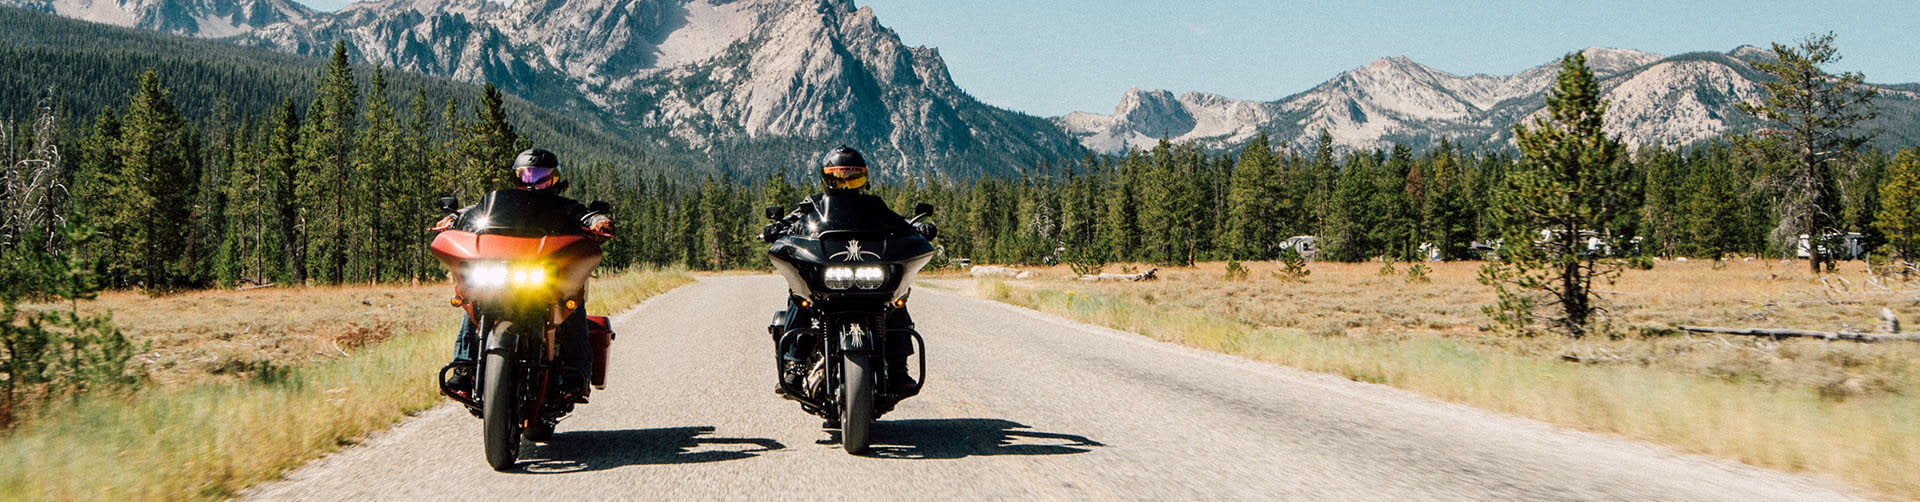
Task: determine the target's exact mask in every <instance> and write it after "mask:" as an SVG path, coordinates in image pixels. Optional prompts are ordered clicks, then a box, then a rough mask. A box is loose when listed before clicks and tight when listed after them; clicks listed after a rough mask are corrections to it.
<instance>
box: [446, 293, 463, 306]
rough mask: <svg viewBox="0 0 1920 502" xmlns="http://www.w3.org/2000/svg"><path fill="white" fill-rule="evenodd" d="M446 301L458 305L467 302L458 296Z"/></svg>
mask: <svg viewBox="0 0 1920 502" xmlns="http://www.w3.org/2000/svg"><path fill="white" fill-rule="evenodd" d="M447 303H450V304H453V306H455V307H458V306H461V305H464V304H466V303H467V302H465V301H462V300H461V299H460V297H458V296H456V297H453V299H452V300H448V301H447Z"/></svg>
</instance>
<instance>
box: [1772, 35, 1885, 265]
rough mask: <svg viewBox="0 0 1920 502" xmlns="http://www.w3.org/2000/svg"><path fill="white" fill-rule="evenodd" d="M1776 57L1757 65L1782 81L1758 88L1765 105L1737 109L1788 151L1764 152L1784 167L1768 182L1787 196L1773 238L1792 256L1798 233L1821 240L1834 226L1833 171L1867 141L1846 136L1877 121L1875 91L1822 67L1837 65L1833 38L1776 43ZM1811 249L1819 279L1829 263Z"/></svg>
mask: <svg viewBox="0 0 1920 502" xmlns="http://www.w3.org/2000/svg"><path fill="white" fill-rule="evenodd" d="M1773 52H1774V55H1775V56H1777V57H1778V59H1777V60H1776V61H1762V62H1757V63H1754V65H1753V66H1754V68H1758V69H1759V70H1760V71H1764V72H1767V73H1768V74H1771V75H1773V76H1774V77H1775V78H1776V79H1777V80H1773V81H1768V82H1764V83H1762V84H1761V85H1762V86H1764V87H1765V88H1766V90H1767V99H1766V101H1765V102H1763V103H1761V104H1751V103H1741V104H1740V110H1741V111H1745V112H1747V113H1749V114H1752V115H1753V116H1755V117H1758V118H1760V119H1762V120H1765V121H1768V122H1770V123H1772V124H1773V127H1771V128H1768V129H1765V130H1763V131H1761V135H1762V136H1764V137H1768V138H1770V139H1780V140H1784V141H1785V145H1784V146H1785V148H1786V151H1780V150H1779V149H1774V148H1767V149H1766V150H1768V151H1769V153H1770V155H1772V156H1773V157H1775V158H1778V159H1780V160H1782V161H1783V162H1782V164H1783V165H1784V166H1786V168H1785V169H1783V170H1782V171H1781V172H1779V173H1776V174H1775V175H1774V176H1773V177H1771V178H1770V180H1769V181H1770V184H1771V185H1772V186H1773V187H1774V188H1775V189H1776V190H1778V191H1779V192H1780V193H1781V194H1782V197H1781V202H1780V205H1779V210H1780V213H1779V214H1780V223H1779V225H1778V226H1776V227H1775V228H1774V235H1773V237H1774V240H1775V241H1776V242H1780V243H1782V244H1783V247H1784V248H1785V249H1789V250H1791V249H1794V248H1795V246H1796V245H1797V239H1798V236H1799V235H1801V234H1807V235H1810V236H1812V238H1813V239H1816V240H1818V239H1821V237H1822V234H1824V233H1826V232H1827V231H1828V229H1829V228H1830V227H1831V225H1833V224H1834V223H1835V222H1834V219H1835V218H1834V216H1835V213H1836V212H1837V211H1836V209H1837V207H1836V201H1835V198H1836V195H1837V194H1835V193H1834V189H1833V184H1834V178H1835V173H1834V172H1833V167H1834V164H1835V163H1837V162H1841V161H1844V160H1845V158H1846V157H1847V156H1850V155H1852V154H1853V153H1854V151H1856V150H1857V149H1859V148H1860V145H1862V144H1865V143H1866V138H1865V137H1861V136H1854V135H1850V134H1846V132H1847V131H1848V129H1849V128H1851V127H1852V126H1853V125H1854V124H1857V123H1860V122H1861V121H1865V120H1868V119H1871V118H1873V117H1874V116H1875V112H1874V110H1873V109H1872V106H1871V104H1870V101H1871V100H1872V99H1873V97H1874V96H1875V95H1876V94H1877V92H1878V91H1877V89H1876V88H1874V87H1873V86H1869V85H1865V84H1864V83H1863V81H1864V80H1865V77H1863V76H1861V75H1860V74H1859V73H1852V72H1848V73H1842V74H1840V75H1832V74H1828V73H1827V72H1826V70H1824V69H1822V67H1824V66H1827V65H1829V64H1833V63H1836V62H1839V61H1840V52H1839V50H1838V49H1835V48H1834V46H1833V34H1832V33H1828V34H1825V35H1815V36H1810V37H1808V38H1806V39H1805V40H1802V41H1801V42H1800V43H1799V44H1798V45H1797V46H1787V45H1784V44H1779V43H1775V44H1773ZM1761 144H1762V145H1766V144H1774V145H1777V143H1761ZM1816 244H1817V243H1816ZM1808 247H1809V249H1808V256H1809V257H1810V259H1809V260H1807V266H1808V268H1809V269H1811V270H1812V271H1813V272H1814V273H1819V272H1820V265H1821V264H1822V263H1824V262H1827V261H1830V257H1827V256H1824V255H1823V254H1822V253H1821V251H1820V248H1821V246H1820V245H1811V246H1808Z"/></svg>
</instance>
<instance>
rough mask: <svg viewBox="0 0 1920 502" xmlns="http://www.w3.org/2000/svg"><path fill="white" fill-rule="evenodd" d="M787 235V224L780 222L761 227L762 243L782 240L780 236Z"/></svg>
mask: <svg viewBox="0 0 1920 502" xmlns="http://www.w3.org/2000/svg"><path fill="white" fill-rule="evenodd" d="M785 233H787V225H786V224H785V223H781V222H778V221H776V222H773V223H768V224H767V226H764V227H760V242H773V241H776V240H780V235H781V234H785Z"/></svg>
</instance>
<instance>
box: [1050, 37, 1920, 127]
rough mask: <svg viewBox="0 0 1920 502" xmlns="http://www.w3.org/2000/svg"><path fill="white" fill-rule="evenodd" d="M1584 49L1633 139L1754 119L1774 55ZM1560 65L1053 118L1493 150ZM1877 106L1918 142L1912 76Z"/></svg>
mask: <svg viewBox="0 0 1920 502" xmlns="http://www.w3.org/2000/svg"><path fill="white" fill-rule="evenodd" d="M1581 52H1582V54H1583V55H1584V56H1585V57H1586V60H1587V65H1588V67H1589V68H1592V69H1593V71H1594V75H1595V77H1596V78H1598V79H1599V80H1600V84H1601V87H1602V89H1603V92H1604V93H1605V94H1604V96H1603V97H1604V99H1606V100H1607V101H1608V102H1609V103H1610V105H1609V107H1608V109H1607V116H1606V118H1607V124H1606V131H1607V132H1608V133H1609V134H1612V135H1614V136H1616V137H1618V138H1620V139H1621V140H1622V141H1624V142H1625V143H1627V144H1629V145H1633V146H1653V145H1659V146H1667V147H1677V146H1684V145H1690V144H1694V143H1697V142H1700V141H1703V140H1708V139H1712V138H1715V137H1718V136H1720V135H1721V134H1723V133H1726V132H1729V131H1743V130H1751V128H1753V127H1754V126H1756V125H1757V123H1756V121H1755V120H1754V119H1753V118H1752V117H1750V116H1748V115H1746V114H1745V113H1743V112H1740V111H1739V110H1738V109H1736V105H1737V104H1738V103H1741V102H1754V101H1758V100H1760V99H1761V98H1762V97H1763V96H1764V95H1765V91H1764V90H1763V89H1762V86H1761V83H1762V82H1765V81H1766V80H1767V79H1768V78H1769V77H1767V76H1766V75H1765V74H1763V73H1762V72H1760V71H1759V70H1756V69H1755V68H1754V67H1753V66H1752V64H1753V63H1754V62H1756V61H1762V60H1770V59H1772V58H1773V57H1774V56H1773V53H1772V52H1770V51H1766V50H1762V49H1759V48H1755V47H1752V46H1742V47H1739V48H1735V49H1734V50H1732V51H1729V52H1726V53H1704V52H1702V53H1688V54H1682V55H1678V56H1672V57H1667V56H1661V55H1657V54H1651V53H1646V52H1641V51H1634V50H1623V49H1607V48H1589V49H1586V50H1584V51H1581ZM1559 71H1560V62H1559V61H1552V62H1548V63H1546V64H1542V65H1540V66H1536V67H1533V68H1530V69H1527V70H1526V71H1522V72H1519V73H1516V74H1513V75H1470V76H1464V77H1462V76H1457V75H1453V74H1450V73H1446V72H1443V71H1439V70H1435V69H1433V68H1430V67H1427V66H1425V65H1421V64H1420V63H1416V62H1414V61H1413V60H1410V59H1407V58H1405V57H1389V58H1381V59H1377V60H1374V61H1373V62H1371V63H1368V64H1367V65H1366V66H1362V67H1359V68H1355V69H1353V70H1350V71H1347V72H1344V73H1341V74H1339V75H1337V76H1335V77H1334V78H1333V79H1331V80H1328V81H1327V82H1325V83H1322V84H1320V85H1318V86H1315V87H1314V88H1312V89H1309V90H1307V91H1306V92H1302V93H1299V94H1294V95H1292V96H1287V97H1285V98H1281V99H1279V100H1275V101H1243V100H1234V99H1230V98H1226V97H1223V96H1218V95H1213V94H1205V93H1198V92H1189V93H1185V94H1181V95H1179V96H1175V95H1174V94H1173V93H1171V92H1167V91H1143V90H1139V89H1132V90H1129V91H1128V92H1127V93H1126V94H1125V95H1124V96H1122V97H1121V100H1120V104H1119V105H1118V106H1115V107H1114V110H1113V112H1112V113H1111V114H1108V115H1098V114H1092V113H1082V112H1075V113H1070V114H1067V115H1066V116H1063V117H1057V118H1055V119H1053V120H1054V122H1055V123H1057V124H1059V125H1060V126H1061V127H1062V128H1063V129H1066V130H1067V131H1069V132H1070V133H1072V134H1073V135H1074V136H1075V137H1076V138H1078V139H1079V140H1080V141H1081V142H1082V143H1083V144H1085V145H1086V146H1087V147H1088V148H1090V149H1093V150H1095V151H1101V152H1116V151H1121V150H1125V149H1127V148H1132V147H1141V148H1146V147H1151V146H1152V145H1153V144H1154V143H1157V142H1158V141H1159V140H1160V138H1163V137H1164V138H1169V139H1172V140H1174V141H1195V142H1199V143H1202V144H1206V145H1210V146H1215V147H1231V146H1234V145H1239V144H1244V143H1245V142H1246V141H1248V140H1249V139H1252V137H1253V136H1254V135H1255V134H1258V133H1259V132H1266V133H1267V134H1269V135H1271V136H1272V137H1274V138H1275V139H1276V141H1278V142H1281V143H1284V144H1291V145H1294V146H1297V147H1307V146H1310V145H1312V144H1313V143H1314V142H1315V141H1316V139H1317V136H1318V135H1319V133H1320V131H1327V132H1328V133H1329V134H1330V135H1331V136H1332V137H1333V139H1334V143H1335V144H1336V145H1339V146H1343V147H1347V148H1378V147H1383V146H1387V145H1391V144H1395V143H1399V144H1410V145H1414V146H1422V145H1427V144H1431V143H1434V142H1437V141H1439V140H1440V139H1442V138H1446V139H1449V140H1451V141H1453V142H1454V143H1456V144H1464V145H1491V146H1496V147H1498V146H1504V145H1508V144H1510V141H1511V140H1512V137H1513V126H1514V124H1516V123H1521V122H1522V121H1530V120H1531V119H1532V118H1533V117H1537V116H1539V115H1540V114H1541V113H1542V110H1543V109H1544V108H1545V106H1546V102H1545V99H1544V98H1543V95H1544V93H1545V92H1546V90H1547V89H1548V88H1549V87H1552V86H1553V83H1554V78H1555V77H1556V75H1557V74H1558V73H1559ZM1875 103H1876V105H1877V106H1878V107H1879V108H1880V109H1881V118H1880V119H1878V120H1876V121H1872V122H1869V123H1868V124H1867V127H1868V128H1869V129H1871V130H1874V132H1877V133H1878V134H1877V136H1876V137H1877V138H1878V139H1877V140H1876V141H1878V142H1879V143H1880V144H1881V145H1882V146H1907V145H1913V144H1916V143H1920V137H1916V136H1915V134H1914V133H1913V131H1912V129H1913V128H1912V127H1911V126H1912V125H1914V122H1913V119H1914V117H1915V115H1916V113H1917V112H1920V93H1916V92H1914V90H1913V87H1912V86H1911V85H1910V84H1909V85H1901V86H1880V96H1879V98H1878V99H1877V100H1876V101H1875Z"/></svg>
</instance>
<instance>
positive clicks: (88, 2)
mask: <svg viewBox="0 0 1920 502" xmlns="http://www.w3.org/2000/svg"><path fill="white" fill-rule="evenodd" d="M0 5H4V6H9V7H21V8H25V9H27V10H33V11H38V12H46V13H53V14H59V15H61V16H65V17H70V18H74V19H81V20H86V21H92V22H96V23H101V24H110V25H114V26H122V27H127V28H140V29H146V30H154V31H161V32H166V33H172V34H176V35H187V36H194V37H202V38H221V37H229V36H234V35H240V34H244V33H247V32H249V31H252V30H253V29H255V28H258V27H261V26H266V25H269V24H273V23H280V22H301V21H305V20H307V19H309V18H312V17H314V16H316V15H318V13H316V12H315V11H314V10H313V9H309V8H307V7H306V6H304V5H301V4H299V3H296V2H294V1H292V0H0Z"/></svg>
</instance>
